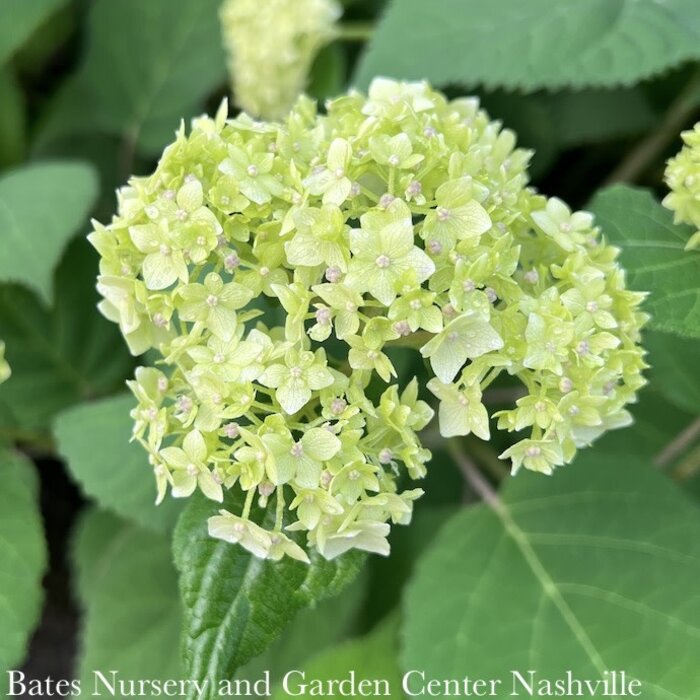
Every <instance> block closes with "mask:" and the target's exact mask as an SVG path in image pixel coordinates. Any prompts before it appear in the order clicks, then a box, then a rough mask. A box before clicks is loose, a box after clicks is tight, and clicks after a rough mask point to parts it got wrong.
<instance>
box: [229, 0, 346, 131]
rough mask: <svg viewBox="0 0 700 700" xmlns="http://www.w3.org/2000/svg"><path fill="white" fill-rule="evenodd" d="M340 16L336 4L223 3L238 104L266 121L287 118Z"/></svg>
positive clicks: (290, 0)
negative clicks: (317, 55)
mask: <svg viewBox="0 0 700 700" xmlns="http://www.w3.org/2000/svg"><path fill="white" fill-rule="evenodd" d="M340 14H341V10H340V6H339V5H338V4H337V3H336V2H335V0H264V2H258V0H224V2H223V4H222V6H221V10H220V16H221V26H222V33H223V39H224V45H225V47H226V49H227V51H228V54H229V73H230V75H231V79H232V83H233V92H234V95H235V97H236V101H237V103H238V104H239V105H240V106H241V107H242V108H243V109H244V110H246V111H247V112H248V113H249V114H251V115H253V116H256V117H264V118H265V119H278V118H280V117H283V116H284V115H285V114H287V112H288V111H289V110H290V109H291V107H292V106H293V104H294V101H295V100H296V98H297V97H298V96H299V94H300V93H301V92H302V91H303V90H304V88H305V87H306V80H307V77H308V74H309V70H310V69H311V65H312V63H313V60H314V58H315V57H316V54H317V53H318V51H319V50H320V49H321V48H323V46H324V45H325V44H327V43H328V42H330V41H331V40H332V39H333V37H334V35H335V22H336V20H337V19H338V18H339V17H340Z"/></svg>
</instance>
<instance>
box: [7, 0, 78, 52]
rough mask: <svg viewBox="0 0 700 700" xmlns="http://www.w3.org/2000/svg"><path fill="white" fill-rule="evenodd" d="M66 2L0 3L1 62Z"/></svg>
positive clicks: (11, 0)
mask: <svg viewBox="0 0 700 700" xmlns="http://www.w3.org/2000/svg"><path fill="white" fill-rule="evenodd" d="M65 3H66V0H3V1H2V3H0V64H2V63H4V62H5V61H6V60H7V59H8V58H9V57H10V56H11V55H12V54H13V53H14V51H16V50H17V49H18V48H19V47H20V46H22V44H23V43H24V42H25V41H26V40H27V39H28V38H29V37H30V36H31V35H32V34H33V33H34V31H35V30H36V29H37V28H38V27H39V25H40V24H41V23H42V22H44V21H45V20H46V19H48V17H49V16H50V15H51V13H53V12H55V11H56V10H57V9H58V8H59V7H61V5H65Z"/></svg>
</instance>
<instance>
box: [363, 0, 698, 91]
mask: <svg viewBox="0 0 700 700" xmlns="http://www.w3.org/2000/svg"><path fill="white" fill-rule="evenodd" d="M698 57H700V13H699V12H698V11H697V2H696V0H666V2H664V3H660V2H656V0H617V2H609V0H578V1H577V2H552V0H529V1H528V2H520V0H491V2H482V1H481V0H430V2H426V1H425V0H393V2H392V3H391V4H390V6H389V9H388V11H387V12H386V14H385V15H384V18H383V20H382V21H381V22H380V24H379V27H378V28H377V30H376V33H375V34H374V36H373V38H372V40H371V43H370V45H369V49H368V50H367V52H366V53H365V55H364V56H363V57H362V60H361V61H360V64H359V67H358V70H357V74H356V78H355V83H356V84H358V85H360V86H365V85H367V84H368V83H369V81H370V80H371V79H372V78H373V77H374V76H376V75H387V76H390V77H395V78H404V79H422V78H427V79H428V80H430V81H432V82H434V83H436V84H441V85H445V84H448V83H458V84H467V85H474V84H477V83H482V84H484V85H487V86H492V87H507V88H521V89H525V90H534V89H538V88H562V87H575V88H584V87H593V86H596V87H612V86H616V85H630V84H632V83H635V82H638V81H639V80H641V79H643V78H647V77H649V76H651V75H654V74H657V73H660V72H661V71H663V70H666V69H667V68H669V67H671V66H674V65H677V64H679V63H681V62H682V61H685V60H688V59H696V58H698Z"/></svg>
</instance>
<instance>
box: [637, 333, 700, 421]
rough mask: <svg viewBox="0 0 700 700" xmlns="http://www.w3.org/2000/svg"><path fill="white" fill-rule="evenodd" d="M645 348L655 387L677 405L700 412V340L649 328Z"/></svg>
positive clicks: (690, 410)
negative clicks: (699, 359) (699, 362)
mask: <svg viewBox="0 0 700 700" xmlns="http://www.w3.org/2000/svg"><path fill="white" fill-rule="evenodd" d="M644 347H645V348H646V349H647V351H648V352H649V355H648V356H647V357H646V361H647V362H648V363H649V364H650V365H651V371H650V375H651V376H650V381H651V385H652V387H653V388H654V389H655V390H656V391H658V392H659V393H660V394H661V395H662V396H664V398H666V399H667V400H668V401H670V402H671V403H673V404H675V405H676V406H678V407H680V408H682V409H685V410H686V411H688V412H689V413H691V414H700V374H699V373H698V368H697V363H698V357H700V342H698V341H697V340H695V339H693V338H679V337H678V336H674V335H669V334H667V333H658V332H654V331H650V332H647V333H645V334H644Z"/></svg>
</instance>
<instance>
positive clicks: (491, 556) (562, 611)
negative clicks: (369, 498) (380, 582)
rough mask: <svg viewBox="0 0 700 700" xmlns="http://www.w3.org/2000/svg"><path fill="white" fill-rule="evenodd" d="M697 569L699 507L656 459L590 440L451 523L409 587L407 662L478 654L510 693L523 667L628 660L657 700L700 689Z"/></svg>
mask: <svg viewBox="0 0 700 700" xmlns="http://www.w3.org/2000/svg"><path fill="white" fill-rule="evenodd" d="M698 580H700V516H699V514H698V510H697V508H696V506H695V505H694V504H692V502H691V501H689V500H688V499H687V498H686V497H685V496H684V495H683V494H682V493H680V492H679V491H678V489H677V488H676V487H675V486H674V485H673V484H672V483H671V482H670V481H668V480H667V479H665V478H664V477H663V476H662V475H659V474H658V473H657V472H656V471H655V470H654V469H652V468H651V467H649V466H648V465H647V464H645V463H643V462H640V461H638V460H635V459H629V458H628V459H627V460H624V459H622V460H620V459H615V458H610V457H607V456H606V454H605V453H604V452H601V450H590V451H589V452H587V453H584V455H583V456H582V458H580V459H578V460H577V461H576V463H575V464H574V465H572V466H570V467H567V468H565V469H564V468H562V469H560V470H559V471H558V472H557V473H556V474H555V475H554V476H553V477H551V478H547V477H543V476H541V475H537V474H532V473H527V474H522V475H519V476H518V477H516V478H514V479H511V480H509V481H508V484H507V486H506V487H505V489H504V490H503V493H502V499H501V500H500V501H499V502H498V504H497V506H496V507H495V509H489V508H487V506H485V505H481V506H478V507H473V508H468V509H465V510H464V511H462V512H461V513H460V514H459V515H457V516H455V517H454V518H453V519H452V520H451V521H450V522H449V523H448V524H447V525H446V526H445V527H444V528H443V530H442V531H441V532H440V535H439V536H438V538H437V540H436V542H435V544H434V545H433V546H432V547H431V548H430V550H429V551H428V552H427V554H426V555H425V556H424V557H423V559H422V561H421V562H420V563H419V565H418V569H417V573H416V575H415V577H414V580H413V581H412V583H411V584H410V586H409V588H408V590H407V594H406V598H405V606H404V612H405V626H404V630H403V631H404V642H405V647H404V654H403V663H404V667H405V668H406V669H414V668H421V669H425V671H426V673H427V674H428V676H429V677H431V678H453V677H455V675H454V674H455V673H456V672H459V671H464V668H465V666H464V664H465V660H468V665H469V667H470V668H474V669H478V672H479V675H480V677H484V678H495V679H502V680H503V689H504V690H503V692H502V695H501V696H502V697H505V696H507V695H508V693H509V691H510V689H511V687H512V679H511V675H510V671H511V669H517V670H519V671H521V672H522V673H523V674H525V676H526V677H527V673H528V670H530V669H534V670H535V671H536V673H535V677H536V678H537V679H550V680H553V679H557V678H564V677H565V673H566V671H567V670H573V674H574V676H575V677H577V678H584V679H591V680H596V679H599V678H602V677H604V674H605V671H606V670H624V671H625V672H626V673H627V675H628V677H629V678H636V679H639V680H640V681H642V684H643V685H642V697H644V698H650V699H651V698H663V699H664V700H668V699H669V698H678V699H680V698H683V700H696V699H697V698H700V686H698V684H697V660H698V658H700V598H699V597H698V596H697V582H698ZM519 690H520V691H521V693H523V694H524V692H523V689H522V688H519ZM499 697H500V696H499Z"/></svg>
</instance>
